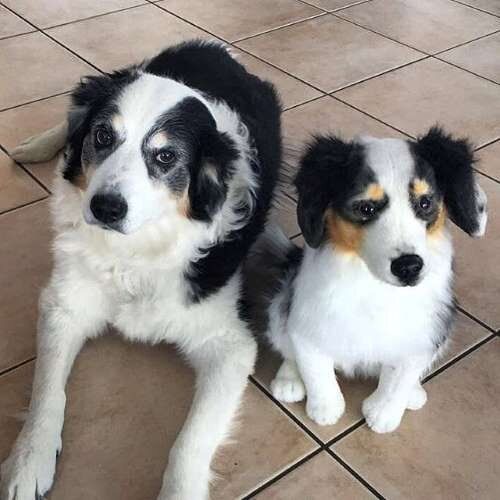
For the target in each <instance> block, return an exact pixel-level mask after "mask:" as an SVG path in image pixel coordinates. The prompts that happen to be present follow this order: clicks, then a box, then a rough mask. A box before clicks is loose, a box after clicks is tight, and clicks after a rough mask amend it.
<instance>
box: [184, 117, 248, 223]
mask: <svg viewBox="0 0 500 500" xmlns="http://www.w3.org/2000/svg"><path fill="white" fill-rule="evenodd" d="M199 148H200V150H199V154H198V157H199V160H198V162H197V168H194V169H192V171H191V180H190V183H189V192H188V194H189V200H190V216H191V217H192V218H193V219H197V220H202V221H210V220H212V217H213V216H214V214H215V213H216V212H217V211H218V210H219V209H220V208H221V207H222V205H223V204H224V201H225V200H226V195H227V183H228V181H229V178H230V177H231V175H232V173H233V170H232V163H233V161H234V160H235V159H236V158H237V157H238V152H237V150H236V148H235V145H234V143H233V141H232V140H231V138H229V137H228V136H227V135H226V134H224V133H221V132H219V131H218V130H217V128H216V125H215V122H213V123H211V124H210V126H209V127H206V128H205V129H204V130H203V131H201V133H200V136H199Z"/></svg>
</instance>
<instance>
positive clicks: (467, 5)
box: [451, 0, 500, 18]
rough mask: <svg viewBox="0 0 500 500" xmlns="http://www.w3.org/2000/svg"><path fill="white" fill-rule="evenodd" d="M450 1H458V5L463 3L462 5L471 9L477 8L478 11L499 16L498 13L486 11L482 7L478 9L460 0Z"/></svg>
mask: <svg viewBox="0 0 500 500" xmlns="http://www.w3.org/2000/svg"><path fill="white" fill-rule="evenodd" d="M451 1H452V2H454V3H458V4H460V5H463V6H464V7H469V9H472V10H477V11H479V12H482V13H483V14H489V15H490V16H493V17H498V18H500V16H499V15H497V14H493V12H488V11H487V10H484V9H480V8H479V7H474V6H473V5H469V4H467V3H464V2H460V0H451Z"/></svg>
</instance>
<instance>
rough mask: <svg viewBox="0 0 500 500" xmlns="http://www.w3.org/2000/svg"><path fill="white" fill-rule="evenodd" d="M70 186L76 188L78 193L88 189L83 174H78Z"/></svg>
mask: <svg viewBox="0 0 500 500" xmlns="http://www.w3.org/2000/svg"><path fill="white" fill-rule="evenodd" d="M71 184H73V186H75V187H77V188H78V189H79V190H80V191H85V190H86V189H87V187H88V181H87V177H86V176H85V174H84V173H83V172H82V173H81V174H78V175H77V176H76V177H75V178H74V179H73V180H72V181H71Z"/></svg>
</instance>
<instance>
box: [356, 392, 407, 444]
mask: <svg viewBox="0 0 500 500" xmlns="http://www.w3.org/2000/svg"><path fill="white" fill-rule="evenodd" d="M362 411H363V415H364V417H365V419H366V423H367V424H368V427H370V429H371V430H372V431H374V432H377V433H379V434H384V433H386V432H392V431H394V430H396V429H397V428H398V427H399V424H400V423H401V419H402V418H403V414H404V411H405V407H404V406H402V405H401V404H399V403H398V402H395V401H392V400H391V399H389V398H384V397H379V396H378V395H377V394H376V393H374V394H372V395H371V396H370V397H368V398H366V399H365V400H364V401H363V407H362Z"/></svg>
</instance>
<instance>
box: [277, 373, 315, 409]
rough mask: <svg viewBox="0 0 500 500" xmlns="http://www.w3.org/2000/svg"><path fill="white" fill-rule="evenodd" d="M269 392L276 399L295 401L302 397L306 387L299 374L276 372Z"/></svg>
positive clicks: (300, 399)
mask: <svg viewBox="0 0 500 500" xmlns="http://www.w3.org/2000/svg"><path fill="white" fill-rule="evenodd" d="M271 392H272V394H273V396H274V397H275V398H276V399H277V400H278V401H282V402H283V403H296V402H297V401H302V400H303V399H304V397H305V395H306V388H305V387H304V383H303V382H302V380H301V378H300V376H295V374H293V373H289V374H286V373H285V374H282V373H280V372H278V375H276V377H275V378H274V380H273V381H272V382H271Z"/></svg>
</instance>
